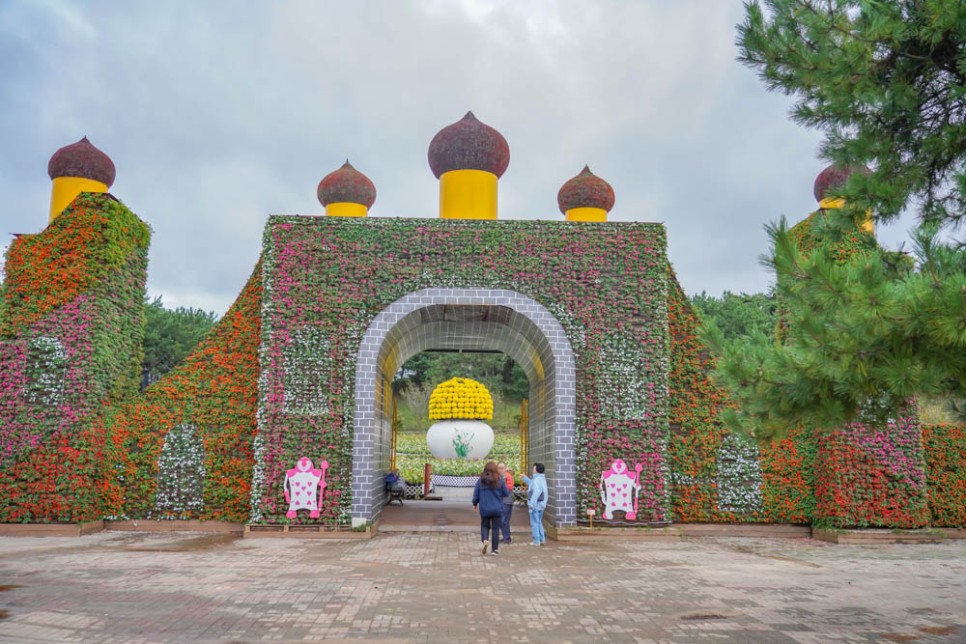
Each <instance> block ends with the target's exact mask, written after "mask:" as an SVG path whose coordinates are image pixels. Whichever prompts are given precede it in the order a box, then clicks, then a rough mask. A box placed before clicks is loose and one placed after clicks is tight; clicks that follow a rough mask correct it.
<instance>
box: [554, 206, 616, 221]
mask: <svg viewBox="0 0 966 644" xmlns="http://www.w3.org/2000/svg"><path fill="white" fill-rule="evenodd" d="M564 218H565V219H566V220H567V221H593V222H601V221H607V211H606V210H604V209H603V208H571V209H570V210H568V211H567V212H566V213H564Z"/></svg>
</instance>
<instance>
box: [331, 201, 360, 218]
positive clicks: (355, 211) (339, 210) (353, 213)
mask: <svg viewBox="0 0 966 644" xmlns="http://www.w3.org/2000/svg"><path fill="white" fill-rule="evenodd" d="M325 214H326V216H327V217H365V216H366V215H368V214H369V209H368V208H366V207H365V206H363V205H362V204H361V203H352V202H350V201H339V202H336V203H330V204H329V205H328V206H326V207H325Z"/></svg>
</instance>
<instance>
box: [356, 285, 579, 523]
mask: <svg viewBox="0 0 966 644" xmlns="http://www.w3.org/2000/svg"><path fill="white" fill-rule="evenodd" d="M426 349H450V350H459V349H462V350H466V351H481V350H496V351H502V352H503V353H505V354H507V355H509V356H510V357H512V358H513V359H514V360H515V361H516V362H517V363H518V364H519V365H520V366H521V367H522V368H523V370H524V371H525V372H526V374H527V377H528V379H529V380H530V410H529V411H530V455H529V458H530V460H531V461H542V462H544V463H545V464H546V466H547V480H548V484H549V485H550V505H549V506H548V508H547V518H548V520H550V522H551V523H552V524H553V525H556V526H567V525H574V524H575V523H576V518H577V513H576V471H575V469H576V460H575V458H574V439H575V402H576V401H575V385H576V370H575V365H574V354H573V350H572V348H571V346H570V342H569V340H568V339H567V336H566V333H565V332H564V329H563V327H562V326H561V325H560V323H559V322H558V321H557V319H556V318H555V317H554V316H553V315H552V314H551V313H550V312H549V311H548V310H547V309H546V308H545V307H544V306H543V305H541V304H540V303H539V302H537V301H535V300H533V299H531V298H528V297H526V296H525V295H521V294H520V293H517V292H514V291H510V290H503V289H484V288H428V289H423V290H420V291H416V292H414V293H410V294H409V295H406V296H404V297H402V298H400V299H399V300H397V301H395V302H393V303H392V304H391V305H389V306H388V307H387V308H386V309H384V310H383V311H381V312H380V313H379V314H378V315H377V316H376V317H375V319H374V320H373V321H372V323H371V324H370V325H369V327H368V329H367V330H366V333H365V336H364V337H363V340H362V343H361V345H360V348H359V354H358V361H357V365H358V366H357V369H356V387H355V422H354V436H353V460H352V523H353V525H359V524H363V523H365V522H367V521H370V520H373V519H375V518H377V517H378V516H379V514H380V512H381V510H382V506H383V504H384V503H385V492H384V490H383V486H382V472H383V471H384V470H385V469H386V468H387V466H388V463H389V443H390V432H391V419H390V413H391V412H390V401H391V393H390V392H391V387H390V383H391V382H392V378H393V376H394V375H395V373H396V370H397V369H398V368H399V366H400V365H402V364H403V363H404V362H405V361H406V360H408V359H409V358H410V357H412V356H413V355H416V354H417V353H419V352H421V351H425V350H426Z"/></svg>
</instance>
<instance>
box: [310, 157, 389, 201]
mask: <svg viewBox="0 0 966 644" xmlns="http://www.w3.org/2000/svg"><path fill="white" fill-rule="evenodd" d="M318 195H319V201H321V202H322V205H323V206H328V205H329V204H330V203H358V204H362V205H363V206H365V207H366V208H372V204H374V203H375V202H376V186H375V185H374V184H373V183H372V181H370V180H369V177H367V176H366V175H364V174H362V173H361V172H359V171H358V170H356V169H355V168H353V167H352V164H350V163H349V160H348V159H346V162H345V164H343V166H342V167H341V168H339V169H338V170H336V171H335V172H330V173H329V174H327V175H326V176H325V177H324V178H323V179H322V181H320V182H319V190H318Z"/></svg>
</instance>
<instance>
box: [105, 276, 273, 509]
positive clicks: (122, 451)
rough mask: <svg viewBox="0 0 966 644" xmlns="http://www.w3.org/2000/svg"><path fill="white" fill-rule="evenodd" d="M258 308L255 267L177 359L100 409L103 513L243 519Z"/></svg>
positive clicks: (254, 400) (252, 422)
mask: <svg viewBox="0 0 966 644" xmlns="http://www.w3.org/2000/svg"><path fill="white" fill-rule="evenodd" d="M261 306H262V287H261V265H260V264H259V265H256V267H255V270H254V272H253V273H252V275H251V277H250V278H249V279H248V282H247V283H246V284H245V287H244V288H243V289H242V292H241V294H240V295H239V296H238V299H237V300H236V301H235V303H234V304H233V305H232V306H231V308H230V309H228V312H227V313H225V316H224V317H223V318H222V319H221V320H219V322H218V323H217V324H216V325H215V327H214V328H213V329H212V330H211V331H210V332H209V334H208V336H207V337H206V338H205V339H204V340H202V341H201V344H199V345H198V347H197V348H196V349H195V350H194V351H193V352H192V353H191V355H189V356H188V357H187V358H186V359H185V360H184V362H182V363H181V364H180V365H178V366H177V367H176V368H175V369H174V370H173V371H171V372H170V373H168V374H167V375H165V377H164V378H162V379H161V380H160V381H158V382H156V383H154V384H153V385H151V386H150V387H149V388H148V389H147V390H146V391H145V392H144V394H142V395H141V396H138V397H137V398H136V399H134V400H132V401H130V402H129V403H127V404H125V405H121V406H119V407H117V408H116V409H113V410H110V413H108V414H107V417H106V425H107V429H108V432H109V440H108V442H107V446H106V450H105V459H106V461H107V463H108V467H109V470H110V471H109V472H108V476H107V477H106V479H105V481H104V486H103V495H104V503H105V512H106V514H107V516H109V517H112V518H127V519H141V518H148V519H217V520H224V521H234V522H245V521H247V520H248V498H249V495H250V491H251V478H252V466H253V459H252V441H253V439H254V435H255V411H256V404H257V393H258V346H259V338H260V331H261V318H260V312H261Z"/></svg>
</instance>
